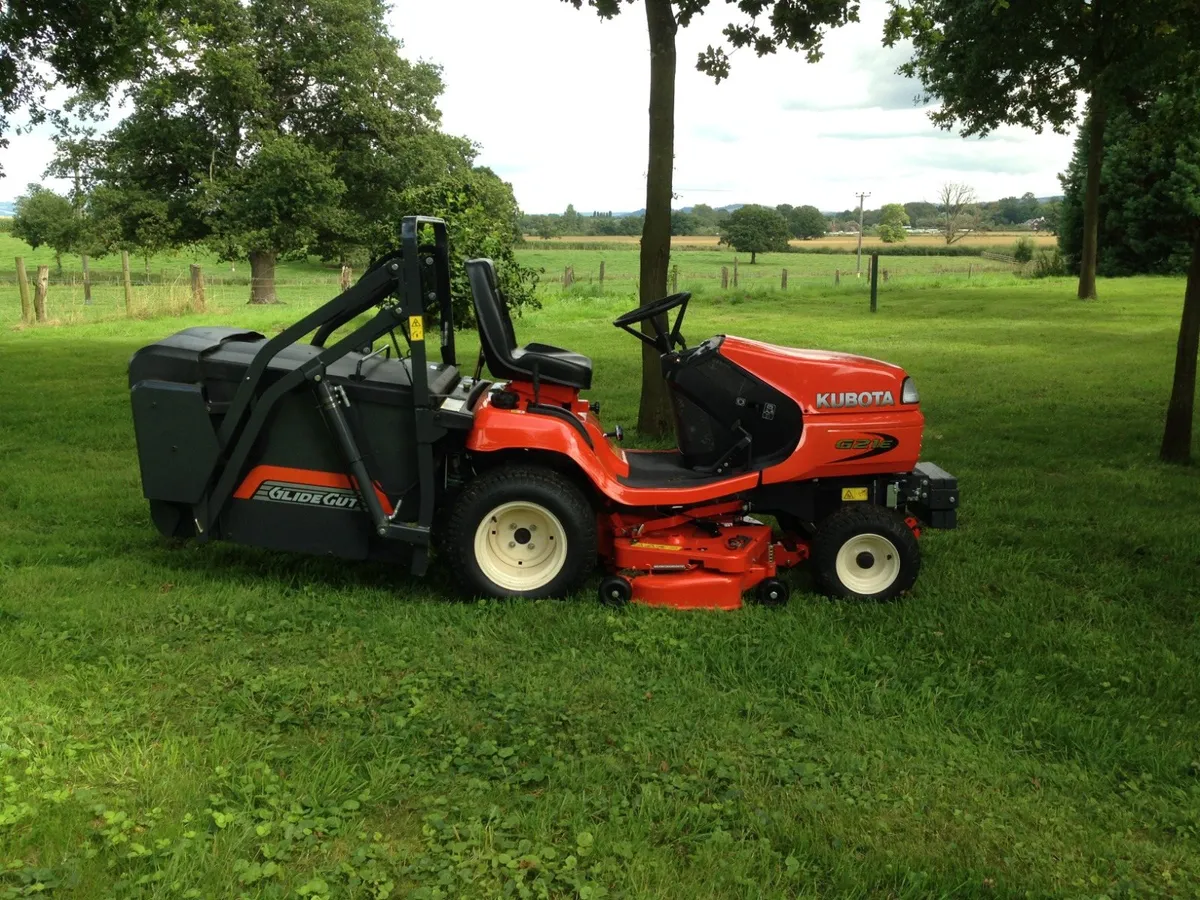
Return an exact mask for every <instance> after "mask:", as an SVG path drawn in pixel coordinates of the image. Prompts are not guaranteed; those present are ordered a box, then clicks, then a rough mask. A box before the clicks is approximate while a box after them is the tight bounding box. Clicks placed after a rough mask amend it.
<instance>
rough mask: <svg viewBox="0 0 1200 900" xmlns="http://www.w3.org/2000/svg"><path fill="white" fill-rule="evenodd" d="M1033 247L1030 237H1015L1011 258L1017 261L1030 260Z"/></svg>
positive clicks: (1025, 261)
mask: <svg viewBox="0 0 1200 900" xmlns="http://www.w3.org/2000/svg"><path fill="white" fill-rule="evenodd" d="M1034 249H1035V248H1034V244H1033V241H1032V240H1031V239H1030V238H1027V237H1020V238H1017V240H1016V243H1014V244H1013V248H1012V256H1013V259H1014V260H1015V261H1017V262H1019V263H1027V262H1030V261H1031V260H1032V259H1033V251H1034Z"/></svg>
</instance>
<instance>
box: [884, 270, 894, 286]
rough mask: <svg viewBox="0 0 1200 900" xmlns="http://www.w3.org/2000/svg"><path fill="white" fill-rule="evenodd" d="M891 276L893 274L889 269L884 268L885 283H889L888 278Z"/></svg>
mask: <svg viewBox="0 0 1200 900" xmlns="http://www.w3.org/2000/svg"><path fill="white" fill-rule="evenodd" d="M891 277H892V276H891V275H890V274H889V272H888V270H887V269H884V270H883V283H884V284H887V283H888V280H889V279H890V278H891Z"/></svg>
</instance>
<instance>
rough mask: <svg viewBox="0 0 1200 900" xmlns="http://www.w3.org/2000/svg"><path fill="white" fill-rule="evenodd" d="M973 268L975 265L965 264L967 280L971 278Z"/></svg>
mask: <svg viewBox="0 0 1200 900" xmlns="http://www.w3.org/2000/svg"><path fill="white" fill-rule="evenodd" d="M974 268H975V267H974V266H973V265H971V264H970V263H968V264H967V281H970V280H971V270H972V269H974Z"/></svg>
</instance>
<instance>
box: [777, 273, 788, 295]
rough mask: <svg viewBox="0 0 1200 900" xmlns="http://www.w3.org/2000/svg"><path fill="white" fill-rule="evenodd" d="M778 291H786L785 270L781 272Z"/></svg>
mask: <svg viewBox="0 0 1200 900" xmlns="http://www.w3.org/2000/svg"><path fill="white" fill-rule="evenodd" d="M779 289H780V290H783V291H786V290H787V269H784V270H783V275H781V276H780V278H779Z"/></svg>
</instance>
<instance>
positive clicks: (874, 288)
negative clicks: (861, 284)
mask: <svg viewBox="0 0 1200 900" xmlns="http://www.w3.org/2000/svg"><path fill="white" fill-rule="evenodd" d="M878 306H879V254H878V253H872V254H871V312H875V310H876V309H877V308H878Z"/></svg>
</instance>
